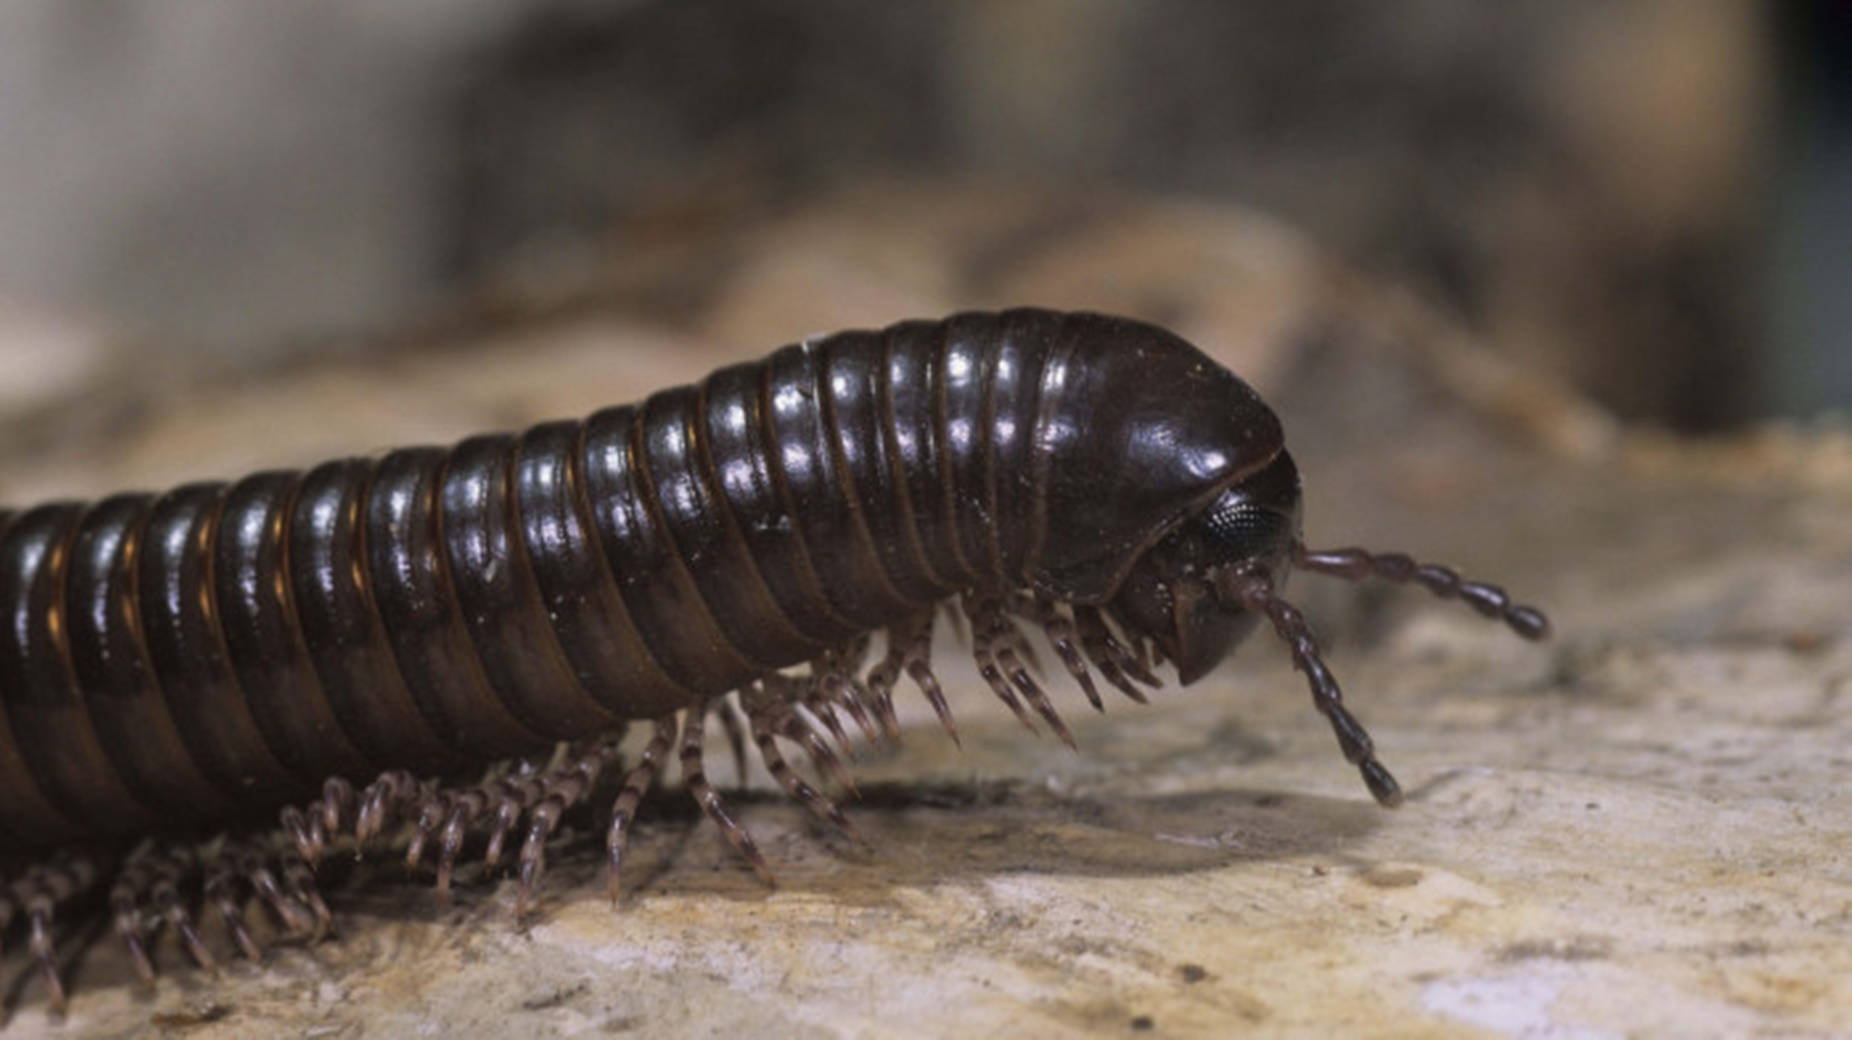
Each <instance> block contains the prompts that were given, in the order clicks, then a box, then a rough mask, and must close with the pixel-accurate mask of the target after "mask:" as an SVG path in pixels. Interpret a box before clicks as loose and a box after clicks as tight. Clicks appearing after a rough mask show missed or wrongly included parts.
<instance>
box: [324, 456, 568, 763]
mask: <svg viewBox="0 0 1852 1040" xmlns="http://www.w3.org/2000/svg"><path fill="white" fill-rule="evenodd" d="M446 454H447V453H446V452H444V451H443V450H442V449H439V448H409V449H405V450H401V451H395V452H391V453H390V454H388V455H387V456H386V457H385V458H383V459H381V460H380V461H379V465H378V467H377V468H376V469H375V470H374V473H373V483H372V486H371V487H370V488H369V489H368V491H367V500H366V516H365V519H364V522H365V524H366V539H365V541H366V566H367V575H368V584H369V586H370V588H371V589H372V595H373V602H374V604H375V606H376V607H377V608H378V610H379V616H380V618H381V619H382V620H383V622H384V632H385V636H386V639H387V641H388V642H389V643H390V644H391V646H392V653H393V658H394V660H395V661H397V663H398V674H399V675H400V676H401V678H402V679H403V681H404V683H405V687H406V691H407V693H408V694H409V695H410V696H411V698H412V701H413V702H414V703H416V704H417V705H418V708H419V710H420V712H421V713H422V714H423V715H424V717H425V718H427V719H431V720H433V728H434V730H435V732H437V733H438V734H439V736H440V738H441V739H442V740H443V741H444V743H446V744H448V745H450V746H452V747H454V748H455V749H456V750H457V751H459V752H461V753H463V754H466V755H468V756H470V757H472V758H474V757H483V758H496V757H503V756H507V755H517V754H523V753H526V752H529V751H532V750H535V749H536V748H541V747H545V746H546V745H547V743H548V742H549V738H548V737H547V736H546V735H544V734H542V733H539V732H537V731H535V730H534V729H532V728H531V727H528V726H526V725H523V724H522V723H521V721H520V720H518V719H516V718H515V716H514V715H513V714H511V713H510V712H509V711H508V709H507V708H506V707H504V706H503V705H502V702H501V699H500V698H498V697H497V696H496V695H495V691H494V689H493V688H492V687H490V685H489V680H488V676H486V675H485V674H483V670H482V665H481V663H480V662H479V661H478V660H477V659H476V648H475V645H474V644H473V643H472V642H471V640H470V634H469V629H468V628H466V627H465V626H464V624H463V616H462V614H461V613H460V612H459V610H458V606H457V600H456V596H455V595H454V594H453V593H452V591H451V585H450V581H449V563H448V561H447V559H446V558H445V555H444V548H443V545H442V543H441V541H440V535H439V525H438V510H437V490H438V485H439V483H440V482H441V480H442V474H443V469H444V459H445V457H446ZM373 771H377V769H375V770H373ZM359 775H368V774H359Z"/></svg>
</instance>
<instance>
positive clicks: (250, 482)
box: [212, 473, 379, 777]
mask: <svg viewBox="0 0 1852 1040" xmlns="http://www.w3.org/2000/svg"><path fill="white" fill-rule="evenodd" d="M297 480H298V475H297V474H295V473H259V474H256V475H254V476H251V477H247V478H245V479H244V480H241V481H239V482H238V483H237V484H235V485H233V487H232V489H231V490H230V491H228V492H226V494H225V506H224V512H223V514H222V516H221V517H220V519H219V527H218V538H217V539H216V541H215V544H214V545H213V557H212V563H213V568H212V581H213V587H214V589H215V592H216V601H217V604H218V608H219V627H220V630H221V632H222V633H223V636H224V640H225V649H226V651H227V655H228V659H229V661H230V662H231V666H232V669H233V671H234V673H235V674H236V677H237V682H238V684H239V686H240V687H241V688H242V691H243V696H244V701H245V703H246V704H247V705H248V706H249V707H250V709H251V717H252V719H253V720H254V721H255V722H256V724H257V728H258V730H259V732H261V733H262V734H263V737H264V742H265V744H266V745H267V746H269V747H270V748H271V749H272V750H273V751H275V752H276V756H277V758H278V759H280V760H281V761H282V762H283V764H284V765H285V766H287V767H288V768H289V770H290V772H292V773H294V774H295V775H297V776H299V777H302V776H306V777H318V776H324V775H327V774H329V773H337V774H350V775H354V776H364V775H367V774H369V773H372V772H375V771H377V770H378V768H379V767H378V765H376V764H374V763H372V762H369V761H368V760H367V758H366V756H364V755H362V754H361V753H360V749H359V748H357V747H355V746H354V743H353V741H352V740H350V739H349V738H348V736H347V734H346V733H345V732H344V731H343V730H342V729H341V724H340V722H339V720H337V719H336V718H335V716H334V711H333V709H331V708H329V706H328V698H327V696H326V695H325V694H323V693H322V689H321V685H320V684H319V683H317V682H316V681H315V669H314V666H312V665H311V664H310V663H309V654H308V650H307V648H306V647H304V646H303V645H302V637H301V634H300V632H299V630H298V628H297V624H296V616H295V604H294V602H293V601H292V599H291V596H290V592H289V582H287V581H285V580H283V579H284V575H286V574H287V573H288V571H287V569H286V567H285V558H284V540H283V534H284V529H285V526H286V521H287V520H288V518H289V512H290V507H291V505H292V504H293V503H294V501H295V495H296V485H297Z"/></svg>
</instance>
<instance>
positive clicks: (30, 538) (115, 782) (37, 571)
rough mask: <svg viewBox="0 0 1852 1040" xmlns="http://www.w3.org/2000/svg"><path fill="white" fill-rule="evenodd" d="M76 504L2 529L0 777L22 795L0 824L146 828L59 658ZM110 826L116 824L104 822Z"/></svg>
mask: <svg viewBox="0 0 1852 1040" xmlns="http://www.w3.org/2000/svg"><path fill="white" fill-rule="evenodd" d="M80 510H81V507H80V506H77V505H74V504H69V503H60V504H52V505H45V506H40V507H38V508H37V509H30V510H27V511H26V512H24V513H21V514H19V515H17V516H15V517H13V518H12V520H11V522H10V523H8V524H7V526H6V528H5V530H4V531H3V532H0V611H3V612H4V617H5V618H6V624H5V625H3V626H0V698H3V699H4V701H5V712H4V715H5V717H6V718H5V722H4V723H0V725H4V726H5V728H6V731H5V732H0V741H3V742H4V746H5V749H6V751H7V752H8V753H7V754H6V755H5V756H4V758H5V761H4V762H3V763H0V778H3V779H4V781H5V782H6V783H7V785H8V787H9V790H8V792H7V797H5V798H0V802H7V803H11V802H14V801H15V799H14V798H12V797H11V795H12V791H11V790H10V787H11V785H12V784H14V783H18V784H19V785H20V786H21V788H22V791H21V793H22V794H23V795H24V797H22V798H20V799H17V801H18V802H19V805H18V811H16V813H15V814H13V817H12V818H10V819H6V820H5V821H3V822H4V824H5V825H8V826H9V827H16V828H19V829H21V830H22V831H24V832H25V833H27V834H31V833H32V832H31V830H30V829H29V828H31V827H33V826H37V825H44V826H47V827H50V828H52V833H67V832H69V831H71V830H73V829H75V828H83V829H118V828H123V827H131V828H132V827H145V826H147V825H148V824H149V823H151V822H152V821H153V820H154V819H156V817H155V816H154V814H153V813H152V812H151V810H150V807H149V806H147V805H146V804H144V803H142V802H141V801H140V800H138V799H136V798H134V797H133V796H132V795H131V794H130V792H129V790H128V789H127V788H126V787H125V786H124V784H123V782H122V780H121V779H120V778H119V777H118V775H117V773H116V771H115V769H114V767H113V766H112V764H111V763H110V761H109V759H108V758H107V757H106V756H105V754H104V752H103V747H102V745H101V744H100V743H99V742H98V741H97V738H96V735H95V733H94V731H93V730H92V729H91V726H90V720H89V711H88V709H87V707H86V705H85V703H84V701H83V698H82V697H81V696H80V695H79V693H78V691H77V688H76V686H75V684H74V683H73V682H72V678H71V675H70V673H69V672H68V671H67V669H66V666H65V661H66V653H65V647H64V633H65V625H64V604H63V599H64V596H63V592H64V590H63V580H64V575H65V571H66V567H67V564H68V560H69V554H70V535H71V531H72V528H73V527H74V526H75V523H76V520H77V517H78V514H79V512H80ZM112 825H114V826H113V827H112Z"/></svg>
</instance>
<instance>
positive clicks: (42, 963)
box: [14, 856, 98, 1015]
mask: <svg viewBox="0 0 1852 1040" xmlns="http://www.w3.org/2000/svg"><path fill="white" fill-rule="evenodd" d="M97 874H98V870H97V865H96V863H95V862H94V861H92V860H91V859H90V858H89V857H88V856H76V857H71V858H68V859H62V860H59V861H57V862H53V863H50V864H46V865H41V866H35V867H33V868H32V869H31V870H30V871H28V872H27V873H26V876H25V877H24V878H22V879H21V880H20V882H19V883H18V884H17V885H16V886H15V888H14V898H15V899H16V900H18V902H19V904H20V906H22V907H23V908H24V909H25V912H26V927H27V935H28V939H27V949H28V950H29V951H30V953H31V955H32V959H33V960H34V961H36V962H37V963H38V966H39V971H40V973H41V974H42V975H43V977H44V979H45V989H46V992H47V994H49V997H50V1001H51V1007H52V1011H53V1013H54V1014H59V1015H62V1014H64V1012H65V1010H66V1009H67V1008H68V1007H69V1000H68V998H67V994H66V992H65V988H64V978H63V975H62V973H61V972H60V971H59V969H58V951H57V945H56V943H55V941H54V940H53V938H52V925H53V922H54V920H55V918H56V914H57V910H58V907H59V905H60V904H64V903H68V902H70V901H71V900H72V899H74V898H76V897H77V896H79V895H81V894H83V893H84V892H86V891H88V890H89V889H90V887H91V886H92V885H94V884H96V880H97Z"/></svg>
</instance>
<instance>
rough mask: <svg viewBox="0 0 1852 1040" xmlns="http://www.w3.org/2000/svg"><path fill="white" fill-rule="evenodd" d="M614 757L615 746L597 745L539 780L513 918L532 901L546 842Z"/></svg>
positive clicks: (524, 911)
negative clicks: (541, 791) (538, 800)
mask: <svg viewBox="0 0 1852 1040" xmlns="http://www.w3.org/2000/svg"><path fill="white" fill-rule="evenodd" d="M616 758H617V746H616V745H615V744H612V743H596V744H594V745H592V746H591V747H590V748H587V749H583V750H581V751H579V753H578V754H576V755H575V756H574V757H572V758H571V759H570V760H569V761H568V762H566V763H563V764H562V765H560V766H558V767H556V768H554V769H551V770H549V771H548V772H547V773H546V775H545V776H544V777H543V778H542V780H541V787H542V789H543V790H544V791H545V794H544V795H542V797H541V799H540V802H539V804H537V805H535V806H534V807H533V808H532V809H531V810H529V811H528V825H527V840H526V841H524V842H522V843H521V868H520V878H521V883H520V887H519V889H518V894H517V896H516V898H515V916H516V917H523V916H526V914H527V908H528V906H529V903H530V901H531V900H532V898H533V894H534V886H535V885H536V884H537V883H538V882H539V881H540V876H541V874H542V873H544V872H545V871H546V865H547V860H546V851H547V840H548V839H549V838H551V837H552V836H553V832H554V831H555V830H557V829H558V828H559V822H560V820H561V819H562V818H563V817H564V816H565V815H566V811H567V810H568V809H571V808H572V807H573V806H575V805H577V804H579V803H580V802H582V801H584V800H585V796H586V795H587V794H589V793H591V790H592V788H593V786H595V785H596V784H597V783H598V778H599V777H600V776H602V775H604V771H605V769H606V768H607V767H608V766H609V765H610V764H611V763H612V762H613V761H614V760H615V759H616Z"/></svg>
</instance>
